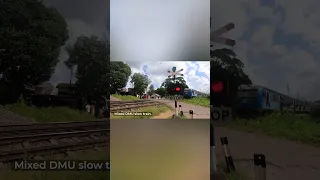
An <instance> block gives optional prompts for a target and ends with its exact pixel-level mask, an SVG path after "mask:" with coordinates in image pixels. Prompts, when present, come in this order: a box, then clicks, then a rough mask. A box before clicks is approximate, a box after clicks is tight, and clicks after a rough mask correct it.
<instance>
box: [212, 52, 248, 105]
mask: <svg viewBox="0 0 320 180" xmlns="http://www.w3.org/2000/svg"><path fill="white" fill-rule="evenodd" d="M210 55H211V61H210V76H211V80H213V79H214V78H217V79H225V80H228V82H229V92H230V95H231V100H232V101H234V100H235V98H236V93H237V90H238V87H239V86H240V85H243V84H246V85H251V84H252V82H251V80H250V78H249V76H248V75H246V74H245V73H244V71H243V68H244V64H243V63H242V62H241V60H240V59H238V58H237V55H236V54H235V53H234V52H233V51H232V50H230V49H216V50H212V51H211V52H210Z"/></svg>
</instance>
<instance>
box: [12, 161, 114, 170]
mask: <svg viewBox="0 0 320 180" xmlns="http://www.w3.org/2000/svg"><path fill="white" fill-rule="evenodd" d="M12 169H13V170H16V171H110V163H109V161H101V160H45V161H41V160H34V161H15V162H13V163H12Z"/></svg>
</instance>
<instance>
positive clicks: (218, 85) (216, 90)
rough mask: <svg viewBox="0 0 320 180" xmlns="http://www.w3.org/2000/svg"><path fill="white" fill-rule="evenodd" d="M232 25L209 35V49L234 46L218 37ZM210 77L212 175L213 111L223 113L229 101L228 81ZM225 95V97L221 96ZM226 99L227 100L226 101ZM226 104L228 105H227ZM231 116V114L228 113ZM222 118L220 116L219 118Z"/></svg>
mask: <svg viewBox="0 0 320 180" xmlns="http://www.w3.org/2000/svg"><path fill="white" fill-rule="evenodd" d="M210 27H211V17H210ZM234 27H235V25H234V23H231V22H230V23H228V24H226V25H224V26H222V27H221V28H219V29H217V30H215V31H212V32H211V33H210V47H213V44H211V43H218V44H223V45H226V46H231V47H233V46H235V45H236V41H235V40H233V39H228V38H224V37H220V35H221V34H224V33H226V32H228V31H230V30H232V29H234ZM210 74H211V77H215V76H216V75H217V74H214V73H210ZM211 77H210V81H212V82H211V91H210V111H212V112H210V114H211V115H210V116H211V118H210V120H211V122H210V162H211V163H210V166H211V169H212V171H211V173H212V174H214V173H215V172H216V170H217V165H216V160H215V142H214V132H213V131H214V126H213V118H212V116H213V114H214V113H213V111H214V109H215V108H221V112H222V111H223V106H224V105H225V103H224V102H225V101H228V100H229V97H228V94H227V93H226V94H225V93H223V92H224V91H228V88H229V87H228V81H227V82H224V81H223V80H219V79H216V80H214V78H211ZM222 94H225V95H222ZM226 98H227V99H226ZM227 104H228V103H227ZM230 114H231V113H230ZM221 117H222V116H221Z"/></svg>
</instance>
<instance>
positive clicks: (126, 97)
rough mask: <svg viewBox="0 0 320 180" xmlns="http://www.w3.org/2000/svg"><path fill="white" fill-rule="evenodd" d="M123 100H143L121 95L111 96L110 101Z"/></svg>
mask: <svg viewBox="0 0 320 180" xmlns="http://www.w3.org/2000/svg"><path fill="white" fill-rule="evenodd" d="M121 100H141V99H140V98H138V97H136V96H130V95H125V96H122V95H119V94H112V95H110V101H121Z"/></svg>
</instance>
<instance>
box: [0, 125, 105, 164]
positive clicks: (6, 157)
mask: <svg viewBox="0 0 320 180" xmlns="http://www.w3.org/2000/svg"><path fill="white" fill-rule="evenodd" d="M108 125H109V123H108V121H105V120H103V121H91V122H71V123H48V124H28V125H10V126H0V132H1V130H5V133H2V132H1V134H2V135H1V136H0V162H4V163H6V162H11V161H15V160H22V159H33V158H35V157H39V156H45V155H52V154H60V153H66V152H72V151H79V150H85V149H93V148H95V147H104V146H108V145H109V136H110V134H109V133H110V131H109V126H108Z"/></svg>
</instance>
